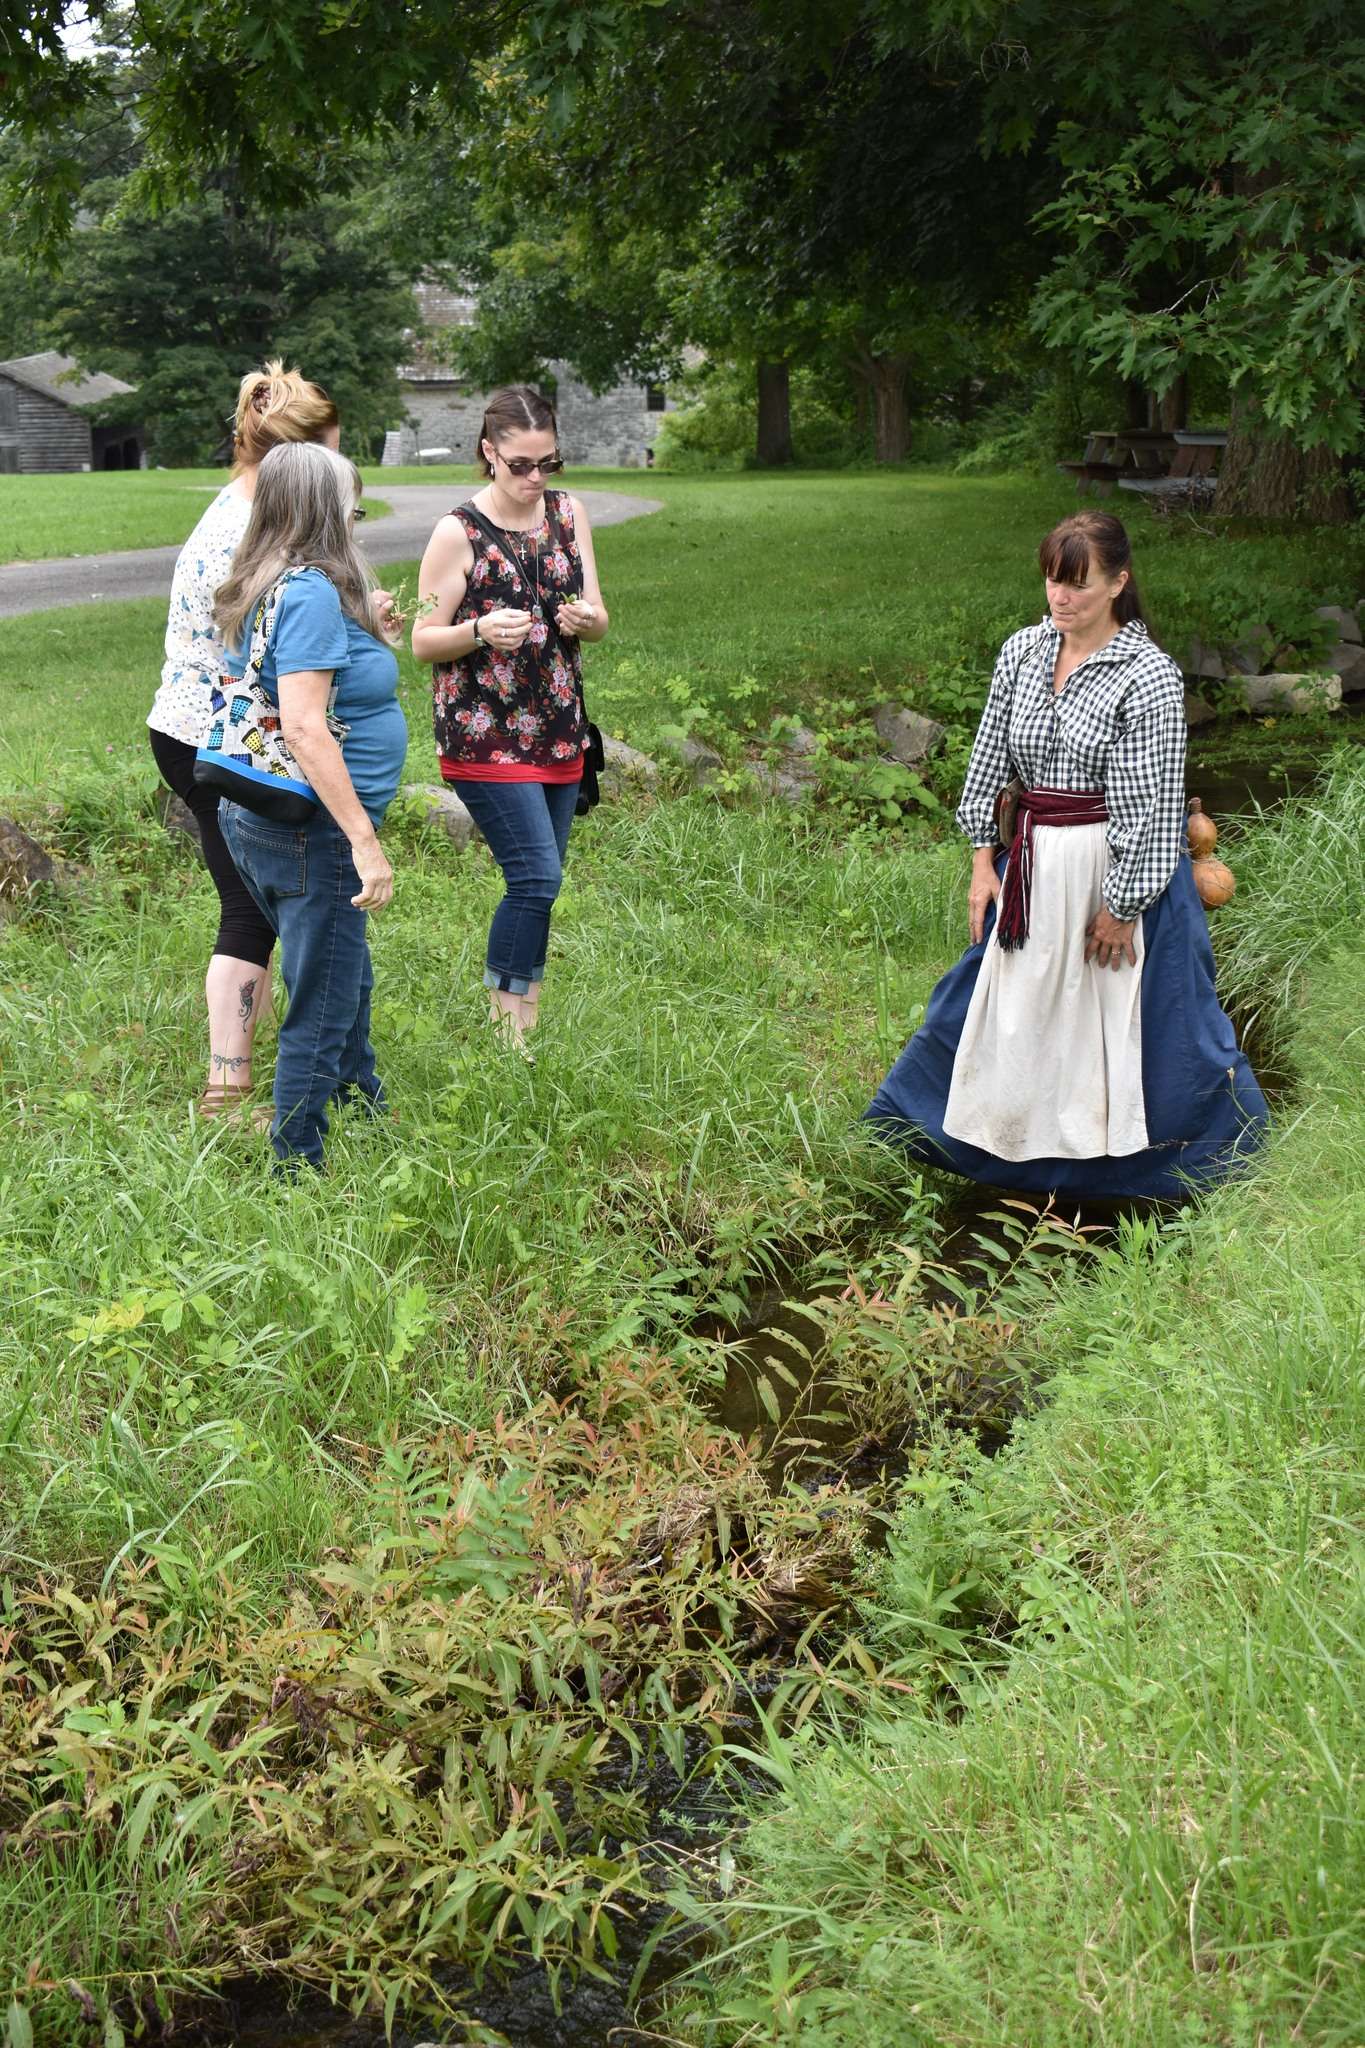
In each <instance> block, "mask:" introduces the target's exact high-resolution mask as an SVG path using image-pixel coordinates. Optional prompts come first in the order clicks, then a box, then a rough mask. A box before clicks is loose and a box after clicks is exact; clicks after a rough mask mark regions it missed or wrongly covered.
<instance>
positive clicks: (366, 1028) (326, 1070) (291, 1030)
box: [219, 798, 384, 1166]
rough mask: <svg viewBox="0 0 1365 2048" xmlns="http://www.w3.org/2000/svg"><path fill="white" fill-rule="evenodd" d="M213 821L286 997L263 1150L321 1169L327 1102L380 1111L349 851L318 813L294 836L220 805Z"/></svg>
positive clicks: (365, 958) (365, 948)
mask: <svg viewBox="0 0 1365 2048" xmlns="http://www.w3.org/2000/svg"><path fill="white" fill-rule="evenodd" d="M219 819H220V822H221V824H222V827H223V837H224V838H225V839H226V840H227V843H228V847H229V849H230V851H231V854H232V858H233V859H234V861H236V863H237V869H238V872H239V874H240V875H241V877H242V880H243V881H244V882H245V883H246V885H247V888H248V889H249V890H250V891H251V893H252V895H253V897H254V898H255V899H256V902H257V903H258V904H259V905H260V908H261V911H262V913H263V915H264V916H265V917H266V919H267V920H268V922H269V923H270V925H271V928H272V929H273V930H274V931H276V932H277V933H278V934H279V939H280V965H281V968H282V969H283V972H284V981H285V987H286V988H287V989H288V991H289V1008H288V1009H287V1010H286V1012H285V1015H284V1021H283V1023H282V1024H281V1025H280V1041H279V1049H278V1052H277V1054H276V1059H275V1120H274V1123H273V1124H272V1125H271V1128H270V1141H271V1143H272V1145H273V1146H274V1148H275V1153H276V1156H277V1158H279V1159H282V1160H285V1161H291V1162H292V1161H298V1160H306V1161H307V1163H308V1164H309V1165H310V1166H321V1164H322V1141H323V1139H324V1138H325V1137H326V1135H327V1106H328V1104H329V1103H330V1102H333V1101H336V1102H339V1103H345V1102H347V1101H354V1102H358V1103H360V1104H362V1105H363V1106H364V1107H365V1108H366V1109H368V1110H369V1111H370V1112H371V1113H372V1114H377V1113H378V1111H379V1110H381V1109H382V1108H383V1107H384V1090H383V1088H382V1086H381V1085H380V1081H379V1076H378V1075H377V1074H376V1072H375V1067H374V1049H373V1047H372V1046H371V1044H370V992H371V990H372V989H373V987H374V974H373V971H372V969H371V967H370V948H369V942H368V940H367V938H366V923H367V914H366V912H365V911H363V910H356V909H354V908H353V907H352V904H351V898H352V896H358V895H359V893H360V877H359V875H357V873H356V871H355V862H354V861H353V860H352V859H351V848H350V842H349V841H348V840H347V838H346V836H345V834H344V833H343V832H340V831H339V830H338V829H337V827H336V825H335V824H334V823H333V821H332V818H331V817H330V816H329V814H328V813H327V812H326V811H319V813H318V815H317V817H316V818H314V819H313V820H312V822H311V823H310V824H308V825H304V826H302V827H298V828H296V827H293V826H289V825H275V824H272V823H271V822H270V821H269V819H267V818H260V817H257V815H256V813H255V812H254V811H248V810H245V809H243V807H242V806H241V805H240V804H234V803H229V802H228V800H227V799H226V798H224V799H223V803H222V805H221V807H220V810H219Z"/></svg>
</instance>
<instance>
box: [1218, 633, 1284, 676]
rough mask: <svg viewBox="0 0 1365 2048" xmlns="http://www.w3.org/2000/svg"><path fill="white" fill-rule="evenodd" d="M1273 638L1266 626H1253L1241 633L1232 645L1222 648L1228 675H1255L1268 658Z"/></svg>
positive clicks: (1271, 649) (1272, 647)
mask: <svg viewBox="0 0 1365 2048" xmlns="http://www.w3.org/2000/svg"><path fill="white" fill-rule="evenodd" d="M1273 649H1274V640H1273V638H1272V636H1271V633H1270V629H1269V627H1267V626H1253V627H1252V628H1251V630H1250V632H1248V633H1245V634H1243V636H1242V638H1241V639H1240V640H1239V641H1238V642H1237V644H1236V646H1234V647H1225V648H1224V649H1223V660H1224V662H1225V664H1226V673H1227V674H1228V675H1230V676H1257V675H1259V674H1260V672H1261V670H1262V669H1263V668H1264V667H1265V666H1266V664H1267V662H1268V661H1269V660H1270V657H1271V653H1272V651H1273Z"/></svg>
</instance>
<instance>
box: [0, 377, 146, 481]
mask: <svg viewBox="0 0 1365 2048" xmlns="http://www.w3.org/2000/svg"><path fill="white" fill-rule="evenodd" d="M135 388H136V387H135V386H134V385H132V384H125V383H123V381H122V380H121V379H120V378H118V377H106V376H103V375H100V374H97V375H94V376H91V375H90V374H88V373H87V372H86V371H85V370H82V369H80V368H78V366H77V364H76V363H75V362H74V360H73V359H72V358H71V357H70V356H62V355H58V354H57V352H56V350H55V349H45V350H44V351H43V352H42V353H41V354H40V355H36V356H15V357H13V358H12V359H11V361H9V362H7V363H0V470H8V471H11V472H12V471H16V470H17V471H19V472H21V473H22V474H25V475H37V474H41V473H44V472H49V473H50V472H52V471H54V470H73V469H140V468H141V467H142V447H143V439H144V436H143V430H142V428H141V427H136V426H120V427H100V426H96V425H94V424H93V422H92V421H91V420H90V418H89V416H88V415H87V414H86V413H85V412H83V411H82V410H81V408H82V407H83V406H87V405H94V404H96V403H97V402H98V401H99V400H101V399H104V398H117V397H120V396H122V394H123V393H125V392H129V391H132V390H134V389H135Z"/></svg>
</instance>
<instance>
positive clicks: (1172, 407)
mask: <svg viewBox="0 0 1365 2048" xmlns="http://www.w3.org/2000/svg"><path fill="white" fill-rule="evenodd" d="M1189 408H1190V380H1189V378H1188V377H1177V378H1176V380H1175V382H1174V383H1173V384H1168V385H1167V387H1166V389H1165V391H1164V392H1163V393H1162V395H1161V397H1160V398H1159V399H1158V400H1157V416H1156V419H1155V420H1154V421H1153V425H1154V426H1158V427H1160V428H1161V429H1162V431H1163V433H1167V434H1174V433H1175V432H1177V430H1178V429H1180V428H1182V427H1186V426H1188V425H1189Z"/></svg>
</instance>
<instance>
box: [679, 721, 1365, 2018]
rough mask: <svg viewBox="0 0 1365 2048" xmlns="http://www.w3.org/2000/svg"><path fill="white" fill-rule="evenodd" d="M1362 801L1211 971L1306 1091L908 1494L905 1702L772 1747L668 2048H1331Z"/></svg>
mask: <svg viewBox="0 0 1365 2048" xmlns="http://www.w3.org/2000/svg"><path fill="white" fill-rule="evenodd" d="M1363 790H1365V769H1363V768H1362V765H1361V763H1360V761H1359V760H1356V761H1355V762H1354V763H1353V764H1351V765H1350V766H1348V767H1343V768H1342V769H1339V770H1338V772H1337V774H1336V776H1335V777H1334V779H1333V781H1332V782H1331V783H1330V785H1329V786H1328V788H1327V790H1326V791H1325V792H1324V795H1323V796H1322V797H1321V798H1320V799H1315V800H1313V801H1311V802H1304V803H1303V804H1301V805H1298V806H1296V807H1293V808H1291V809H1290V810H1289V811H1288V812H1287V813H1286V814H1285V817H1284V819H1283V820H1282V822H1281V823H1280V825H1279V826H1278V828H1267V829H1266V832H1265V838H1264V843H1263V844H1262V845H1261V846H1260V847H1259V848H1258V849H1257V852H1256V855H1255V863H1254V866H1253V864H1252V862H1251V861H1248V863H1247V874H1246V893H1245V895H1244V897H1243V899H1242V900H1243V909H1242V911H1241V913H1240V920H1239V923H1238V926H1237V928H1236V930H1235V932H1234V933H1233V934H1231V935H1230V939H1231V947H1232V953H1233V958H1234V960H1235V961H1240V962H1241V963H1243V972H1244V973H1245V972H1249V971H1251V967H1250V963H1256V971H1257V972H1259V973H1262V974H1264V975H1266V976H1268V977H1269V978H1270V981H1271V993H1272V996H1273V995H1274V994H1275V993H1276V991H1277V990H1278V991H1279V992H1280V993H1281V994H1284V993H1287V995H1288V999H1289V1007H1290V1011H1291V1015H1292V1047H1293V1055H1294V1059H1295V1062H1296V1066H1297V1070H1298V1077H1299V1079H1298V1093H1297V1097H1296V1100H1295V1101H1294V1103H1293V1104H1292V1106H1290V1107H1289V1108H1287V1110H1286V1111H1285V1112H1284V1114H1283V1116H1282V1122H1281V1127H1280V1129H1279V1130H1278V1132H1277V1133H1276V1135H1275V1137H1274V1139H1273V1141H1272V1145H1271V1150H1270V1153H1269V1156H1268V1158H1267V1159H1266V1161H1265V1162H1264V1164H1263V1165H1262V1167H1261V1168H1260V1169H1259V1170H1258V1172H1257V1173H1256V1175H1255V1176H1254V1177H1253V1178H1252V1179H1251V1180H1249V1181H1248V1182H1246V1183H1244V1184H1242V1185H1239V1186H1235V1187H1229V1188H1225V1189H1223V1190H1221V1191H1220V1192H1218V1193H1217V1194H1215V1195H1213V1196H1211V1197H1210V1198H1209V1199H1208V1200H1207V1202H1205V1203H1203V1204H1201V1205H1199V1206H1197V1207H1194V1208H1191V1209H1190V1210H1188V1211H1186V1212H1185V1213H1184V1214H1183V1216H1182V1217H1181V1219H1180V1220H1179V1221H1178V1222H1177V1223H1174V1224H1172V1223H1169V1222H1168V1223H1167V1224H1165V1225H1158V1224H1156V1223H1155V1222H1154V1221H1148V1222H1132V1223H1129V1224H1128V1225H1126V1226H1125V1227H1124V1229H1123V1230H1122V1231H1121V1233H1120V1238H1119V1242H1118V1243H1117V1245H1116V1246H1115V1247H1114V1248H1113V1249H1110V1250H1106V1251H1104V1252H1103V1253H1102V1254H1101V1255H1100V1257H1099V1259H1098V1263H1097V1265H1096V1266H1095V1267H1094V1268H1093V1270H1091V1271H1090V1272H1089V1273H1088V1274H1086V1275H1084V1276H1082V1275H1077V1276H1076V1277H1075V1279H1074V1280H1073V1281H1072V1282H1071V1283H1070V1284H1068V1285H1067V1286H1065V1287H1064V1288H1063V1290H1062V1292H1061V1295H1060V1297H1059V1299H1058V1300H1057V1302H1056V1304H1055V1306H1054V1307H1053V1309H1052V1310H1051V1312H1050V1313H1049V1314H1048V1315H1047V1316H1046V1317H1045V1318H1044V1320H1043V1322H1042V1324H1041V1326H1040V1327H1039V1328H1038V1330H1037V1331H1036V1333H1035V1357H1036V1363H1037V1364H1038V1365H1039V1366H1040V1367H1041V1368H1042V1369H1043V1370H1044V1371H1045V1372H1046V1373H1047V1374H1048V1375H1049V1377H1048V1380H1047V1384H1046V1392H1045V1396H1044V1400H1043V1405H1042V1407H1041V1410H1040V1412H1039V1413H1038V1415H1037V1416H1036V1417H1035V1419H1033V1420H1032V1421H1030V1422H1028V1423H1027V1424H1025V1425H1023V1426H1022V1427H1021V1428H1019V1429H1018V1430H1017V1432H1016V1434H1015V1437H1014V1439H1013V1441H1012V1443H1011V1445H1010V1447H1009V1449H1008V1450H1007V1451H1006V1452H1005V1453H1004V1455H1002V1456H1001V1457H999V1458H998V1459H996V1460H994V1461H991V1460H988V1459H986V1458H984V1457H982V1456H981V1454H980V1453H979V1452H977V1451H975V1450H974V1449H973V1448H971V1447H970V1446H966V1445H964V1444H963V1443H962V1442H961V1440H949V1441H946V1442H944V1443H943V1444H942V1445H941V1446H940V1447H939V1449H938V1450H937V1451H936V1452H934V1453H932V1454H930V1455H928V1456H926V1457H925V1459H924V1461H923V1462H922V1464H921V1465H920V1467H919V1468H918V1469H917V1470H916V1471H915V1472H914V1474H913V1476H912V1481H911V1484H910V1486H909V1488H908V1490H907V1493H906V1496H905V1499H904V1504H903V1505H902V1507H901V1508H900V1510H899V1512H898V1513H897V1515H896V1517H895V1520H894V1523H893V1526H892V1529H891V1535H890V1543H889V1550H888V1554H887V1557H886V1560H885V1562H884V1564H883V1565H882V1566H881V1567H880V1568H879V1570H878V1572H877V1592H876V1597H875V1614H874V1617H873V1626H874V1631H875V1645H876V1648H877V1650H878V1652H879V1655H880V1658H881V1659H882V1660H884V1671H885V1673H886V1674H887V1675H889V1677H890V1678H891V1679H892V1680H893V1681H894V1682H896V1683H898V1684H899V1685H901V1686H903V1687H904V1688H905V1691H904V1694H903V1698H904V1705H903V1707H902V1709H901V1710H900V1711H899V1712H894V1713H890V1712H887V1711H886V1708H885V1704H884V1702H885V1695H884V1694H883V1695H882V1696H881V1698H880V1699H879V1703H878V1706H877V1709H876V1712H875V1714H874V1716H873V1718H872V1719H870V1720H869V1721H868V1722H866V1723H865V1724H864V1725H862V1726H861V1727H858V1726H856V1725H845V1726H844V1728H843V1729H842V1730H841V1731H840V1732H838V1733H836V1734H833V1735H831V1734H830V1733H829V1732H828V1730H826V1731H825V1732H823V1733H821V1732H817V1731H816V1730H815V1729H813V1728H811V1727H810V1725H809V1724H807V1727H806V1729H805V1730H804V1732H803V1733H802V1734H801V1735H800V1736H798V1737H795V1738H793V1737H791V1736H789V1735H786V1734H784V1733H783V1731H782V1728H781V1725H780V1723H778V1724H775V1725H774V1727H773V1730H772V1735H771V1742H770V1745H769V1748H768V1752H767V1760H766V1768H767V1769H768V1771H769V1772H770V1774H771V1776H772V1777H773V1778H774V1779H775V1780H776V1781H777V1785H778V1788H779V1789H778V1792H777V1796H776V1797H775V1798H774V1799H773V1800H771V1801H769V1802H767V1803H765V1804H763V1805H761V1806H760V1807H759V1808H758V1809H757V1812H756V1814H755V1818H754V1825H753V1827H752V1828H751V1830H750V1832H749V1834H748V1836H747V1837H746V1839H745V1841H744V1845H743V1848H742V1851H741V1852H740V1854H741V1860H742V1867H743V1871H744V1873H745V1876H744V1880H743V1882H742V1884H741V1886H740V1887H739V1889H738V1890H737V1892H736V1894H735V1896H734V1898H733V1899H732V1901H731V1903H730V1904H729V1905H728V1906H722V1907H718V1908H717V1909H716V1918H717V1920H718V1922H719V1923H720V1925H721V1927H722V1928H723V1939H724V1940H725V1941H726V1942H727V1943H728V1944H729V1949H728V1955H727V1957H726V1959H725V1962H724V1963H723V1964H722V1965H721V1966H720V1967H719V1968H716V1967H715V1966H708V1967H707V1968H706V1969H705V1970H703V1971H702V1972H700V1973H699V1974H700V1976H701V1977H702V1979H703V1980H705V1981H703V1982H701V1983H698V1984H694V1985H692V1986H691V1987H690V1989H689V1990H688V1992H687V1994H686V1996H685V1998H684V1999H683V2000H682V2001H681V2003H680V2005H679V2009H678V2011H677V2013H676V2014H675V2016H674V2019H673V2021H672V2026H673V2030H674V2031H675V2032H677V2033H679V2034H680V2035H681V2036H682V2037H683V2038H685V2039H687V2040H689V2041H694V2042H706V2043H708V2044H720V2043H727V2044H730V2043H734V2044H737V2043H739V2042H741V2041H742V2042H744V2043H746V2044H747V2043H757V2042H772V2043H777V2042H783V2043H787V2042H792V2043H796V2042H801V2043H806V2042H809V2043H812V2044H814V2043H819V2044H820V2048H854V2044H857V2048H892V2044H895V2048H902V2044H906V2048H909V2044H917V2043H924V2044H929V2043H934V2044H938V2043H944V2042H952V2043H954V2044H964V2048H967V2044H970V2048H985V2044H999V2048H1006V2044H1011V2048H1012V2044H1015V2043H1019V2042H1028V2043H1029V2044H1030V2048H1033V2044H1038V2048H1052V2044H1056V2048H1063V2044H1069V2043H1076V2042H1085V2043H1094V2044H1096V2048H1100V2044H1103V2048H1129V2044H1143V2048H1186V2044H1191V2043H1201V2044H1202V2043H1209V2044H1213V2043H1219V2044H1222V2043H1233V2044H1243V2043H1245V2044H1247V2048H1251V2044H1260V2043H1272V2042H1275V2043H1281V2042H1283V2043H1288V2042H1290V2041H1294V2042H1305V2043H1314V2044H1318V2048H1354V2044H1356V2043H1358V2042H1359V2040H1360V2038H1361V2033H1360V2015H1361V1997H1360V1989H1361V1983H1362V1964H1363V1963H1365V1906H1363V1905H1362V1901H1365V1804H1363V1803H1362V1798H1361V1790H1362V1779H1361V1758H1362V1754H1363V1753H1365V1751H1363V1750H1362V1736H1363V1735H1365V1689H1363V1688H1362V1682H1361V1681H1362V1671H1363V1670H1365V1535H1363V1534H1362V1529H1363V1527H1365V1524H1363V1523H1362V1512H1363V1511H1365V1483H1363V1482H1362V1474H1361V1462H1360V1444H1361V1441H1362V1437H1363V1435H1365V1264H1363V1263H1362V1259H1361V1250H1360V1247H1361V1243H1362V1239H1363V1238H1365V1097H1363V1096H1362V1091H1361V1088H1360V1082H1359V1071H1360V1059H1361V1056H1362V1053H1365V1025H1363V1024H1362V1021H1361V1020H1362V1016H1363V1015H1365V966H1363V965H1362V955H1361V949H1360V942H1361V939H1362V938H1365V922H1362V920H1361V918H1360V915H1359V911H1358V908H1357V907H1356V906H1358V902H1359V895H1358V891H1357V893H1356V895H1355V896H1354V898H1352V897H1351V896H1350V895H1349V894H1348V895H1345V896H1339V895H1336V894H1334V893H1332V892H1330V891H1329V889H1328V887H1327V885H1328V884H1329V883H1330V882H1331V881H1332V879H1333V878H1334V877H1336V878H1340V877H1341V876H1342V875H1343V874H1344V873H1345V872H1346V871H1347V869H1348V868H1349V856H1347V855H1345V854H1344V853H1343V851H1342V848H1341V843H1340V841H1339V838H1338V835H1337V826H1338V825H1339V824H1342V823H1345V822H1346V821H1347V820H1349V818H1350V816H1351V815H1352V814H1353V813H1354V814H1356V815H1358V807H1359V804H1360V802H1361V793H1362V791H1363ZM1357 859H1358V855H1357ZM1253 875H1254V886H1253V883H1252V877H1253ZM1291 901H1292V902H1293V903H1294V904H1296V905H1297V906H1298V907H1299V909H1300V910H1301V911H1303V912H1304V915H1303V916H1302V918H1301V919H1300V920H1299V921H1297V922H1296V920H1295V918H1294V916H1293V915H1292V914H1291V912H1290V910H1289V908H1288V907H1287V906H1288V905H1289V903H1290V902H1291ZM1334 919H1335V921H1334ZM1276 976H1279V977H1280V979H1279V981H1278V982H1276V980H1275V977H1276Z"/></svg>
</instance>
